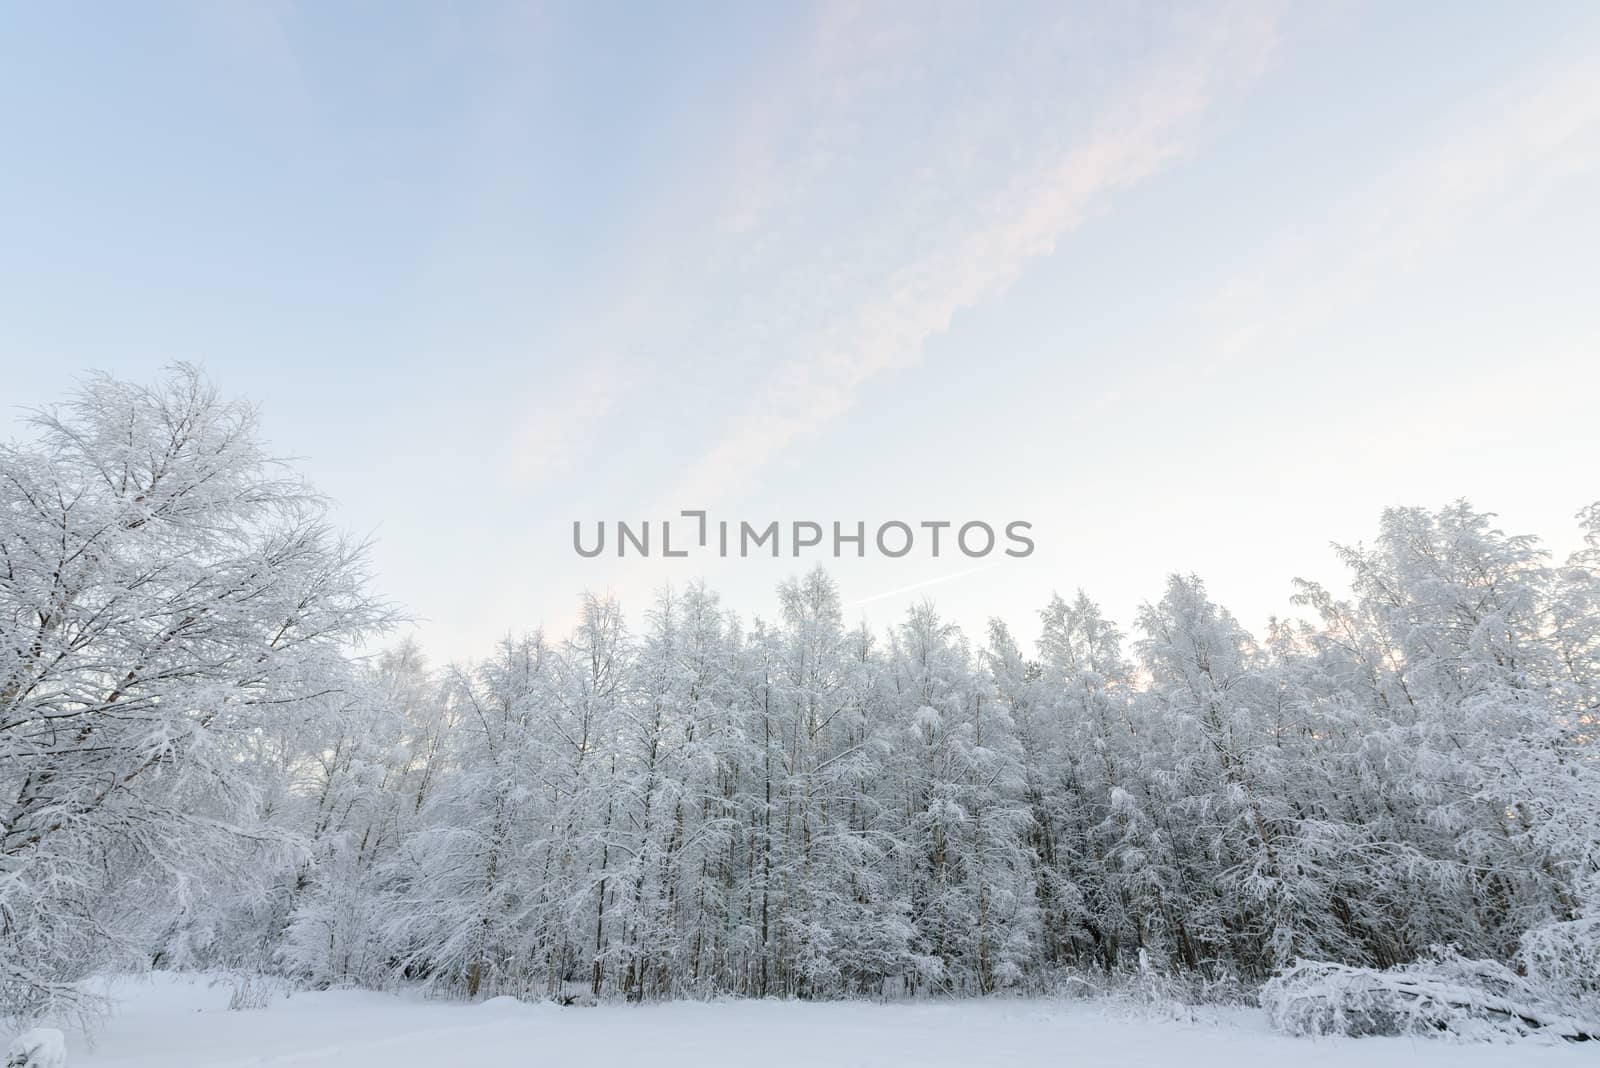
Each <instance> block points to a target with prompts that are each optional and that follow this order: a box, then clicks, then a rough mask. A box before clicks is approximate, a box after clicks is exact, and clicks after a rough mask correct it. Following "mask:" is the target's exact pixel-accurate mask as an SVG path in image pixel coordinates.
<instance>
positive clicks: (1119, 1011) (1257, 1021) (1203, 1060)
mask: <svg viewBox="0 0 1600 1068" xmlns="http://www.w3.org/2000/svg"><path fill="white" fill-rule="evenodd" d="M111 992H112V993H113V995H114V996H116V997H117V998H118V999H119V1002H120V1007H119V1009H118V1010H117V1013H116V1015H115V1016H113V1017H112V1018H111V1019H110V1020H108V1021H106V1022H105V1023H104V1025H103V1026H102V1027H101V1028H100V1029H99V1030H98V1032H97V1035H96V1039H95V1043H94V1046H93V1048H92V1049H91V1048H89V1047H88V1046H87V1045H86V1044H85V1042H84V1041H83V1039H82V1038H81V1037H80V1036H73V1037H72V1039H70V1040H69V1051H70V1059H69V1062H68V1063H69V1065H71V1066H72V1068H111V1066H114V1065H115V1066H126V1068H134V1066H145V1065H148V1066H150V1068H156V1066H160V1068H199V1066H208V1068H209V1066H225V1065H227V1066H239V1068H244V1066H247V1065H248V1066H257V1065H277V1064H307V1065H317V1064H327V1065H338V1066H340V1068H411V1066H417V1068H422V1066H428V1068H438V1066H440V1065H461V1066H471V1068H497V1066H500V1065H505V1066H508V1068H509V1066H517V1068H534V1066H542V1065H577V1064H582V1065H586V1066H591V1068H607V1066H610V1065H619V1066H628V1068H675V1066H679V1065H682V1066H693V1068H716V1066H718V1065H739V1066H741V1068H744V1066H751V1065H754V1066H757V1068H790V1066H800V1065H808V1066H809V1065H830V1066H869V1065H872V1066H877V1065H915V1066H917V1068H935V1066H939V1065H962V1066H971V1065H989V1064H995V1065H1033V1064H1037V1065H1096V1066H1098V1065H1152V1066H1155V1065H1159V1066H1163V1068H1171V1066H1179V1065H1182V1066H1185V1068H1188V1066H1204V1065H1212V1064H1215V1065H1229V1066H1231V1068H1237V1066H1240V1065H1256V1064H1260V1065H1290V1066H1292V1068H1317V1066H1319V1065H1351V1066H1354V1065H1358V1064H1359V1065H1362V1066H1363V1068H1367V1066H1373V1068H1381V1066H1385V1065H1395V1066H1402V1065H1403V1066H1405V1068H1428V1066H1430V1065H1439V1066H1441V1068H1443V1066H1445V1065H1448V1066H1450V1068H1471V1066H1473V1065H1511V1064H1517V1065H1539V1064H1574V1065H1575V1064H1579V1063H1582V1064H1593V1063H1594V1052H1595V1051H1594V1050H1593V1048H1592V1047H1588V1046H1572V1045H1545V1044H1533V1043H1529V1044H1519V1045H1517V1046H1515V1047H1511V1046H1490V1045H1462V1044H1458V1043H1453V1042H1441V1041H1426V1040H1411V1039H1360V1040H1352V1039H1341V1040H1322V1041H1315V1042H1314V1041H1310V1040H1306V1039H1294V1038H1287V1037H1284V1036H1282V1035H1278V1034H1274V1033H1273V1032H1271V1031H1270V1030H1268V1029H1267V1025H1266V1022H1265V1021H1264V1020H1263V1019H1262V1018H1261V1016H1260V1014H1259V1013H1256V1012H1253V1011H1244V1010H1240V1011H1231V1012H1213V1013H1209V1014H1207V1015H1206V1016H1205V1017H1204V1018H1202V1019H1199V1020H1195V1021H1178V1020H1173V1019H1163V1018H1148V1017H1147V1016H1146V1015H1144V1014H1142V1013H1138V1012H1134V1011H1131V1010H1128V1009H1126V1008H1117V1007H1114V1006H1110V1005H1108V1004H1107V1003H1104V1002H1085V1001H1044V1000H1035V1001H1008V1000H998V999H997V1000H989V1001H965V1002H954V1003H919V1004H894V1005H878V1004H868V1003H803V1002H774V1001H767V1002H748V1001H747V1002H721V1003H711V1004H702V1003H677V1004H668V1005H646V1006H627V1005H607V1006H601V1007H598V1008H580V1007H573V1008H558V1007H556V1006H553V1005H530V1004H522V1003H520V1002H517V1001H513V1000H511V999H508V998H507V999H499V1000H495V1001H488V1002H484V1003H482V1004H471V1005H469V1004H460V1003H449V1002H436V1001H425V1000H421V999H419V998H413V997H404V996H395V995H387V994H375V993H367V992H360V991H327V992H322V993H297V994H294V995H293V996H291V997H288V998H284V997H282V996H281V995H280V996H277V997H275V998H273V999H272V1001H271V1003H270V1004H269V1005H268V1007H266V1008H263V1009H255V1010H246V1011H229V1010H228V1002H229V998H230V996H231V995H232V993H233V988H232V986H231V984H229V983H228V982H226V981H224V982H219V983H216V984H212V983H210V982H208V981H207V980H204V979H192V978H180V977H175V976H168V975H156V976H152V977H150V978H148V979H141V980H121V981H118V982H117V983H116V984H114V986H112V987H111Z"/></svg>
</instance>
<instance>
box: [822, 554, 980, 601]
mask: <svg viewBox="0 0 1600 1068" xmlns="http://www.w3.org/2000/svg"><path fill="white" fill-rule="evenodd" d="M994 567H995V565H994V564H984V565H983V566H982V567H969V568H967V569H966V570H965V571H956V572H952V573H951V574H948V575H940V576H939V577H938V578H931V579H928V580H927V581H925V582H913V583H912V584H911V585H909V586H901V587H900V588H899V589H897V590H885V591H884V592H883V593H875V594H873V595H872V596H871V597H862V598H861V599H860V600H856V601H851V602H850V603H848V604H846V605H845V607H846V608H854V607H856V606H857V605H862V604H871V603H872V602H873V601H881V600H883V599H884V598H885V597H898V596H900V595H901V594H902V593H910V592H911V591H912V590H920V589H922V588H924V587H925V586H937V585H938V584H939V583H941V582H949V581H950V580H952V579H958V578H966V577H967V576H968V575H976V574H977V573H978V572H980V571H989V570H992V569H993V568H994Z"/></svg>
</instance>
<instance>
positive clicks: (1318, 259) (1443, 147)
mask: <svg viewBox="0 0 1600 1068" xmlns="http://www.w3.org/2000/svg"><path fill="white" fill-rule="evenodd" d="M1597 169H1600V67H1597V66H1596V64H1595V63H1594V62H1593V60H1592V58H1589V59H1586V60H1584V61H1579V62H1573V63H1571V64H1568V65H1560V66H1554V67H1547V68H1545V69H1542V70H1538V71H1535V72H1533V73H1532V74H1529V75H1526V76H1523V77H1521V78H1519V79H1518V80H1516V81H1515V82H1513V83H1511V84H1508V85H1505V86H1502V87H1500V88H1499V89H1498V90H1496V91H1494V92H1493V93H1491V94H1488V95H1487V96H1486V97H1485V98H1484V99H1482V100H1479V101H1477V102H1475V103H1474V104H1473V105H1472V106H1470V107H1468V108H1466V109H1464V110H1463V112H1462V113H1461V114H1460V115H1459V116H1458V117H1457V118H1456V119H1455V121H1453V122H1450V123H1447V124H1446V125H1445V126H1444V128H1443V129H1441V130H1440V131H1439V132H1438V133H1437V134H1435V135H1434V136H1432V137H1431V138H1430V137H1424V138H1421V139H1419V142H1418V145H1417V147H1416V148H1415V150H1414V151H1412V152H1411V153H1410V154H1409V155H1407V156H1406V157H1405V158H1404V159H1402V160H1401V161H1400V162H1398V163H1397V164H1395V165H1393V166H1392V167H1390V168H1389V169H1388V170H1386V171H1384V172H1382V173H1380V174H1379V175H1378V176H1377V177H1375V178H1374V179H1373V180H1372V181H1370V182H1369V183H1368V184H1367V185H1366V187H1365V188H1359V189H1357V190H1356V191H1355V192H1353V193H1352V194H1350V195H1348V196H1347V197H1345V198H1343V199H1342V200H1340V201H1338V202H1336V203H1333V204H1330V205H1328V206H1327V207H1326V208H1324V209H1323V210H1321V211H1319V212H1317V213H1316V214H1315V215H1314V216H1312V217H1311V221H1309V222H1308V223H1307V224H1305V225H1304V226H1301V227H1297V228H1296V229H1294V230H1292V231H1290V232H1288V233H1285V234H1284V235H1282V236H1281V237H1280V238H1279V239H1278V240H1277V241H1276V242H1274V243H1273V244H1272V245H1271V246H1269V247H1268V248H1267V249H1266V250H1265V251H1264V252H1263V253H1262V254H1261V255H1260V256H1258V257H1257V259H1256V261H1255V263H1254V265H1253V266H1252V267H1251V268H1249V269H1248V270H1246V271H1244V272H1241V273H1239V274H1237V275H1235V276H1233V277H1231V278H1228V279H1226V280H1225V281H1223V282H1222V283H1221V284H1220V285H1219V286H1218V287H1217V289H1216V290H1215V293H1214V296H1213V297H1212V298H1211V300H1210V301H1209V302H1207V304H1206V306H1205V307H1203V308H1202V309H1200V311H1201V314H1202V315H1203V316H1205V317H1206V318H1209V319H1211V320H1212V321H1213V322H1214V324H1215V326H1214V328H1215V331H1216V335H1215V336H1216V340H1215V341H1214V343H1213V351H1214V353H1215V354H1216V356H1217V359H1218V365H1220V364H1226V363H1229V362H1232V361H1234V360H1238V359H1242V358H1245V357H1246V356H1248V355H1249V354H1251V353H1253V352H1261V351H1265V350H1266V349H1267V348H1268V346H1272V345H1278V346H1282V345H1283V344H1284V343H1285V342H1288V341H1292V340H1293V339H1295V338H1298V337H1303V336H1305V334H1306V333H1307V332H1308V331H1313V330H1316V329H1318V328H1320V327H1322V326H1323V325H1325V324H1327V323H1328V322H1330V321H1332V320H1333V319H1334V318H1335V317H1337V316H1338V315H1340V314H1342V313H1344V312H1347V311H1348V310H1349V309H1350V308H1351V307H1352V306H1355V305H1357V304H1359V303H1361V302H1362V301H1364V300H1366V299H1367V298H1369V297H1371V296H1373V295H1375V294H1377V293H1381V292H1383V291H1384V290H1386V289H1392V288H1393V287H1395V286H1397V285H1404V284H1406V280H1407V279H1408V278H1409V277H1412V276H1414V275H1415V274H1416V273H1417V272H1418V271H1419V270H1421V269H1422V268H1423V267H1424V266H1426V265H1428V264H1431V263H1436V262H1438V258H1439V257H1441V256H1448V255H1450V254H1451V251H1452V250H1453V249H1454V248H1456V247H1457V246H1458V245H1459V244H1460V243H1461V242H1463V241H1464V240H1467V239H1469V238H1470V237H1471V236H1472V235H1474V234H1475V233H1476V232H1478V231H1479V230H1480V229H1482V228H1483V227H1485V226H1489V225H1492V224H1493V223H1494V221H1495V220H1496V219H1504V218H1507V217H1511V216H1514V215H1517V214H1519V213H1521V214H1526V213H1529V212H1532V211H1534V210H1535V209H1536V208H1537V203H1538V201H1539V200H1540V199H1541V198H1542V197H1543V196H1545V195H1546V194H1547V193H1548V192H1549V191H1550V189H1551V188H1552V187H1553V186H1554V185H1555V184H1557V183H1559V182H1560V181H1562V180H1563V179H1565V178H1569V177H1571V176H1572V175H1574V174H1579V173H1584V172H1592V171H1595V170H1597ZM1163 373H1165V372H1163Z"/></svg>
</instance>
